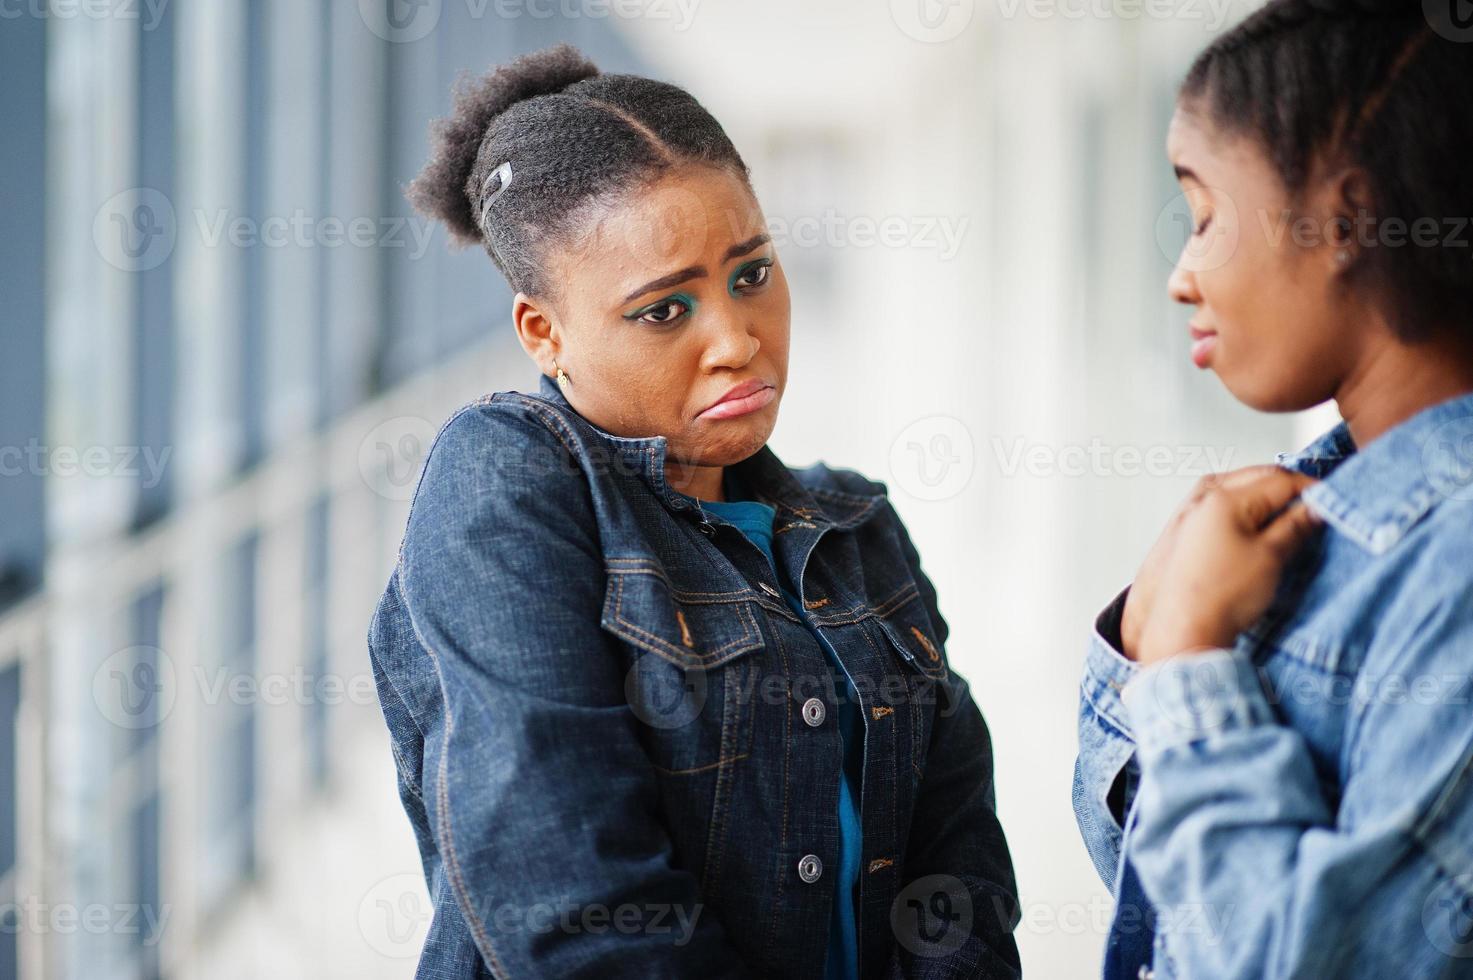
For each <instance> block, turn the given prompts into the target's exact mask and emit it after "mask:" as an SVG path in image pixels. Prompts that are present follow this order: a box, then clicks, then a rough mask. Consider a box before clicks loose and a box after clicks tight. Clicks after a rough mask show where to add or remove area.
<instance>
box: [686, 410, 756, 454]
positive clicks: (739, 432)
mask: <svg viewBox="0 0 1473 980" xmlns="http://www.w3.org/2000/svg"><path fill="white" fill-rule="evenodd" d="M775 422H776V416H775V414H772V413H769V412H768V411H767V410H766V409H764V410H762V411H760V412H753V413H752V414H751V415H747V416H743V417H741V418H735V419H728V420H726V421H725V422H724V423H723V424H722V431H721V432H720V434H719V435H718V434H707V436H706V437H705V438H704V439H702V440H701V441H700V442H699V443H697V444H696V445H695V446H694V447H692V448H693V449H694V450H695V452H694V453H693V454H692V455H693V456H694V458H695V460H696V461H697V462H698V463H699V465H702V466H731V465H732V464H734V463H740V462H741V461H742V460H744V459H746V458H747V457H749V456H751V455H752V454H753V453H755V452H757V450H759V449H761V448H762V447H763V446H765V445H766V444H767V439H768V437H769V436H771V435H772V430H773V428H774V427H775V426H774V424H775Z"/></svg>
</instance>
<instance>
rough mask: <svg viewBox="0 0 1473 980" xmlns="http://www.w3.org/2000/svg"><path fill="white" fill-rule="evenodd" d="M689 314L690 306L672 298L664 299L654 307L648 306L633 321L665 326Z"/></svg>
mask: <svg viewBox="0 0 1473 980" xmlns="http://www.w3.org/2000/svg"><path fill="white" fill-rule="evenodd" d="M688 312H690V306H689V305H687V304H686V303H685V302H683V301H682V300H678V299H674V298H671V299H663V300H661V301H660V302H658V303H656V304H655V305H654V306H646V307H645V308H644V309H642V310H640V311H639V312H638V313H636V314H634V316H633V317H632V318H631V319H634V320H638V321H639V322H640V323H649V324H653V325H655V326H664V325H665V324H668V323H674V322H675V321H676V320H679V319H680V318H681V317H683V316H685V314H686V313H688Z"/></svg>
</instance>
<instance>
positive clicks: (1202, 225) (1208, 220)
mask: <svg viewBox="0 0 1473 980" xmlns="http://www.w3.org/2000/svg"><path fill="white" fill-rule="evenodd" d="M1210 224H1212V213H1211V212H1208V213H1207V214H1206V215H1205V216H1204V217H1203V218H1202V220H1201V221H1199V222H1198V223H1197V226H1196V227H1195V228H1193V229H1192V234H1193V235H1200V234H1202V232H1204V231H1206V230H1207V226H1208V225H1210Z"/></svg>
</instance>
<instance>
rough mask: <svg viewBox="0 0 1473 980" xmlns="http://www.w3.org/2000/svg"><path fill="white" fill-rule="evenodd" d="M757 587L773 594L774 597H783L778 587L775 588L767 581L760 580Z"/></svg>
mask: <svg viewBox="0 0 1473 980" xmlns="http://www.w3.org/2000/svg"><path fill="white" fill-rule="evenodd" d="M757 588H759V589H761V590H762V591H763V592H766V593H767V594H768V595H770V596H772V597H773V598H774V599H778V598H781V596H779V595H778V591H777V589H774V588H773V587H772V586H770V585H768V584H767V583H766V582H758V583H757Z"/></svg>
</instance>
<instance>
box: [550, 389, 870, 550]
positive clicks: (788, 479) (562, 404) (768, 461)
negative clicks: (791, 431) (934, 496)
mask: <svg viewBox="0 0 1473 980" xmlns="http://www.w3.org/2000/svg"><path fill="white" fill-rule="evenodd" d="M538 379H539V380H538V390H539V394H540V397H542V398H543V399H545V400H547V401H550V402H552V403H553V404H555V405H557V406H558V407H559V408H561V409H562V410H563V411H564V412H566V413H568V414H570V415H572V416H574V417H576V418H577V419H578V420H579V421H580V422H581V423H582V424H583V425H584V426H586V427H587V428H588V430H589V431H591V432H593V433H594V434H595V435H597V436H598V437H599V438H601V439H602V440H604V441H605V442H607V443H608V444H609V446H610V447H611V448H612V449H613V450H614V451H616V452H618V453H619V454H620V456H621V458H622V459H623V460H624V461H625V463H626V464H627V465H629V466H630V467H631V468H633V469H635V470H637V471H638V472H639V474H640V476H641V477H642V478H643V479H644V481H645V482H646V483H648V484H649V486H650V489H651V490H653V491H654V493H655V495H656V496H657V497H659V498H660V499H661V500H662V501H663V502H664V503H665V504H666V506H668V507H670V508H671V509H672V510H676V511H687V512H689V511H691V510H694V511H695V512H696V514H697V515H698V516H699V517H700V518H701V519H703V520H707V521H712V522H719V521H720V520H721V519H720V518H719V517H717V515H715V514H706V513H704V512H702V511H701V508H700V504H699V502H698V501H697V500H696V499H695V498H694V497H691V496H688V495H687V494H684V493H681V492H680V491H678V490H676V489H674V488H673V487H671V486H670V485H669V484H668V483H667V482H666V481H665V452H666V448H667V440H666V438H665V437H664V436H646V437H633V436H616V435H614V434H612V433H610V432H606V431H604V430H603V429H601V428H599V427H598V426H596V425H594V424H593V423H592V422H589V421H588V420H587V419H586V418H584V417H583V416H582V415H580V414H578V410H577V409H575V408H574V407H573V406H572V405H571V404H570V403H569V402H568V400H567V398H566V397H564V395H563V393H562V390H561V389H560V388H559V387H558V385H557V382H556V381H554V380H553V379H551V378H549V377H548V376H547V375H545V374H543V375H539V376H538ZM734 465H735V468H736V471H737V473H738V474H739V475H740V476H741V478H742V480H743V481H744V482H745V483H746V484H747V486H748V487H749V488H750V489H751V491H752V493H753V494H754V495H755V496H756V497H757V499H759V500H761V501H762V502H763V503H766V504H769V505H771V506H772V507H774V508H776V510H777V512H778V518H779V520H787V521H795V522H798V523H800V524H802V523H810V524H813V525H815V526H816V527H818V528H820V529H829V528H835V529H840V530H843V529H848V528H852V527H857V526H858V525H860V524H862V523H864V522H865V521H866V520H868V519H869V518H870V517H872V516H873V515H874V514H875V512H876V511H877V510H878V509H879V507H880V504H881V502H882V501H883V500H884V499H885V495H884V494H883V493H857V492H849V491H840V490H823V491H821V492H820V494H821V497H816V496H815V495H814V492H812V491H810V490H809V489H808V488H807V487H806V486H804V485H803V484H802V483H800V482H799V481H798V480H797V478H795V477H794V476H793V474H792V471H790V470H789V469H788V468H787V466H786V465H784V464H783V462H782V461H781V460H780V459H778V456H777V454H776V453H774V452H773V451H772V447H771V446H768V445H763V447H762V448H761V449H759V450H757V452H756V453H754V454H753V455H751V456H749V457H747V458H746V459H744V460H742V461H741V462H740V463H736V464H734Z"/></svg>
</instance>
